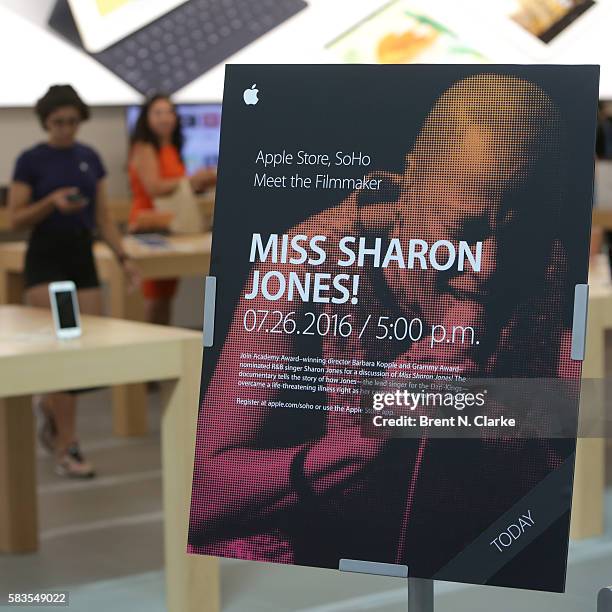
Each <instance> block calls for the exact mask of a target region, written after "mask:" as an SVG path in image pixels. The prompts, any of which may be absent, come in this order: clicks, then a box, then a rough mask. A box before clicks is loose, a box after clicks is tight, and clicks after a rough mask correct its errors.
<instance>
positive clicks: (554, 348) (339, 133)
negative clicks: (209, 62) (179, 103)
mask: <svg viewBox="0 0 612 612" xmlns="http://www.w3.org/2000/svg"><path fill="white" fill-rule="evenodd" d="M598 77H599V73H598V68H597V67H593V66H492V65H487V66H456V65H455V66H449V65H447V66H440V65H437V66H436V65H429V66H425V65H396V66H391V65H390V66H373V65H359V66H331V65H330V66H288V65H287V66H228V68H227V73H226V84H225V97H224V103H223V104H224V106H223V118H222V136H221V150H220V166H219V184H218V190H217V203H216V212H215V225H214V235H213V245H212V264H211V276H214V277H216V285H217V288H216V314H215V325H214V342H213V345H212V347H210V348H205V350H204V360H203V372H202V387H201V395H200V401H201V405H200V410H199V417H198V427H197V443H196V450H195V464H194V475H193V492H192V501H191V514H190V525H189V543H188V550H189V552H191V553H195V554H197V553H199V554H207V555H217V556H223V557H233V558H239V559H247V560H255V561H268V562H277V563H286V564H295V565H304V566H314V567H321V568H331V569H338V567H339V563H340V560H341V559H352V560H361V561H371V562H380V563H390V564H400V565H405V566H407V567H408V572H409V576H411V577H418V578H428V579H430V578H431V579H435V580H449V581H458V582H467V583H474V584H488V585H499V586H507V587H516V588H526V589H537V590H546V591H557V592H559V591H563V590H564V586H565V573H566V564H567V550H568V534H569V521H570V510H571V492H572V483H573V471H574V457H575V447H576V435H577V434H576V431H577V430H576V423H577V413H578V404H579V391H580V373H581V361H580V360H579V358H575V354H574V353H573V351H572V324H573V313H574V295H575V288H576V285H580V284H584V283H586V282H587V271H588V256H589V236H590V224H591V206H592V195H593V194H592V185H593V151H594V137H595V116H596V103H597V98H598ZM573 357H574V358H573Z"/></svg>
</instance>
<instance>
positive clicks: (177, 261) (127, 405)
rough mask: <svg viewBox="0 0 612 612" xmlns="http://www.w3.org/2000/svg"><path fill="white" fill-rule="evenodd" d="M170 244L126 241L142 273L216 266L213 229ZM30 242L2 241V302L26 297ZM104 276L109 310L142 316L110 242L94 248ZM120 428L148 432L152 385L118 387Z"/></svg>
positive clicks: (171, 273) (202, 272)
mask: <svg viewBox="0 0 612 612" xmlns="http://www.w3.org/2000/svg"><path fill="white" fill-rule="evenodd" d="M167 240H168V245H169V248H168V249H154V248H151V247H146V246H144V245H142V243H139V242H138V241H137V240H136V239H135V238H134V237H131V236H130V237H127V238H125V241H124V246H125V250H126V251H127V253H129V255H130V256H131V257H132V258H133V260H134V262H135V264H136V266H137V267H138V269H139V271H140V274H141V276H142V278H146V279H160V278H182V277H188V276H201V277H204V276H206V275H207V274H208V270H209V267H210V249H211V240H212V238H211V234H210V233H206V234H198V235H194V236H173V237H170V238H168V239H167ZM25 252H26V243H25V242H23V241H19V242H4V243H0V304H21V303H22V302H23V267H24V259H25ZM94 255H95V258H96V266H97V268H98V274H99V276H100V279H101V280H102V281H103V282H105V283H107V284H108V286H109V290H110V291H109V294H110V304H109V314H110V316H111V317H115V318H117V319H128V320H132V321H142V320H143V319H144V303H143V299H142V295H141V293H140V292H139V291H133V292H130V291H129V288H128V286H127V282H126V278H125V275H124V274H123V271H122V270H121V267H120V266H119V264H118V262H117V260H116V258H115V257H114V255H113V254H112V252H111V250H110V249H109V247H108V246H107V245H106V244H105V243H96V245H95V247H94ZM113 396H114V397H113V400H114V401H113V415H114V419H113V421H114V430H115V433H116V434H117V435H119V436H137V435H143V434H144V433H146V431H147V409H146V390H145V387H144V385H130V386H125V385H122V386H120V387H116V388H114V389H113Z"/></svg>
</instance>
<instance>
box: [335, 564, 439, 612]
mask: <svg viewBox="0 0 612 612" xmlns="http://www.w3.org/2000/svg"><path fill="white" fill-rule="evenodd" d="M338 569H339V570H340V571H341V572H354V573H357V574H370V575H373V576H392V577H395V578H406V581H407V583H408V612H434V581H433V580H424V579H422V578H408V566H407V565H396V564H394V563H373V562H371V561H358V560H356V559H340V564H339V565H338Z"/></svg>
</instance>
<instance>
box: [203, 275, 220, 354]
mask: <svg viewBox="0 0 612 612" xmlns="http://www.w3.org/2000/svg"><path fill="white" fill-rule="evenodd" d="M216 301H217V277H216V276H207V277H206V279H205V281H204V325H203V328H202V331H203V332H204V333H203V337H202V342H203V344H204V346H205V347H210V346H212V345H213V344H214V341H215V305H216Z"/></svg>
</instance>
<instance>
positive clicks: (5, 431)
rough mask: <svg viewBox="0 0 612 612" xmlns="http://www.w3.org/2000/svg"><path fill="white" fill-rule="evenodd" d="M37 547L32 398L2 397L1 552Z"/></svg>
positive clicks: (28, 549)
mask: <svg viewBox="0 0 612 612" xmlns="http://www.w3.org/2000/svg"><path fill="white" fill-rule="evenodd" d="M37 548H38V513H37V499H36V466H35V454H34V417H33V414H32V398H31V397H29V396H25V397H16V398H8V399H0V552H4V553H25V552H33V551H35V550H36V549H37Z"/></svg>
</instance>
